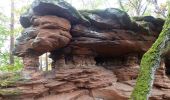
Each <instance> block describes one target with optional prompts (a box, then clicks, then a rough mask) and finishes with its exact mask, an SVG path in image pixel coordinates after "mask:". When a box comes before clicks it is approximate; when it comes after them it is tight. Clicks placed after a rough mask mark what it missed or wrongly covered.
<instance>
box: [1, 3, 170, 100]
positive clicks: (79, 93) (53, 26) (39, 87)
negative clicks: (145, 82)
mask: <svg viewBox="0 0 170 100" xmlns="http://www.w3.org/2000/svg"><path fill="white" fill-rule="evenodd" d="M20 22H21V25H22V26H23V27H24V28H25V29H24V31H23V32H22V34H21V36H20V37H19V38H18V39H17V43H16V47H15V50H14V54H15V55H17V56H20V57H22V58H23V61H24V70H23V71H22V73H21V74H24V75H25V76H24V75H22V76H24V77H22V78H21V79H20V80H18V81H16V82H15V83H14V84H10V85H9V86H8V85H7V86H6V87H3V86H0V88H1V89H0V100H1V99H2V100H14V99H16V100H128V98H129V96H130V94H131V92H132V90H133V86H134V84H135V80H136V78H137V76H138V71H139V69H140V67H139V64H140V59H141V57H142V55H143V54H144V53H145V52H146V51H147V50H148V49H149V47H150V46H151V45H152V43H153V42H154V41H155V40H156V38H157V36H158V35H159V33H160V31H161V29H162V26H163V24H164V20H162V19H159V18H154V17H152V16H144V17H134V18H130V17H129V16H128V14H127V13H126V12H123V11H121V10H119V9H115V8H108V9H105V10H80V11H78V10H76V9H75V8H74V7H72V6H71V5H70V4H68V3H67V2H65V1H63V0H35V1H34V2H33V4H32V6H31V8H30V9H28V11H27V12H26V13H25V14H23V15H21V17H20ZM46 52H50V57H51V58H52V60H53V63H52V66H53V69H52V70H51V71H49V72H41V71H38V65H39V63H38V57H39V56H40V55H42V54H43V53H46ZM168 61H169V60H166V61H162V65H161V67H160V69H159V70H158V71H157V75H156V79H155V83H154V89H153V91H152V96H151V98H150V100H169V99H170V95H169V93H170V86H169V83H170V80H169V78H168V75H169V72H168V71H169V68H168V65H169V63H168ZM29 75H30V76H29ZM28 76H29V78H28Z"/></svg>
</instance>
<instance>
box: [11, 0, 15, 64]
mask: <svg viewBox="0 0 170 100" xmlns="http://www.w3.org/2000/svg"><path fill="white" fill-rule="evenodd" d="M14 9H15V7H14V0H11V22H10V64H11V65H13V64H14V56H13V54H12V50H13V48H14Z"/></svg>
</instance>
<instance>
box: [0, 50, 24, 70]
mask: <svg viewBox="0 0 170 100" xmlns="http://www.w3.org/2000/svg"><path fill="white" fill-rule="evenodd" d="M0 57H1V59H0V71H3V72H16V71H19V70H21V69H22V67H23V63H22V61H21V59H20V58H18V57H15V63H14V65H10V64H9V60H8V59H9V53H8V52H6V53H0Z"/></svg>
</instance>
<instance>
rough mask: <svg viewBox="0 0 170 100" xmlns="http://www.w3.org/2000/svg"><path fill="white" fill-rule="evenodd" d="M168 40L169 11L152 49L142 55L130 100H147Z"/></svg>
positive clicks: (169, 36)
mask: <svg viewBox="0 0 170 100" xmlns="http://www.w3.org/2000/svg"><path fill="white" fill-rule="evenodd" d="M169 40H170V9H169V12H168V16H167V19H166V21H165V24H164V27H163V30H162V32H161V33H160V35H159V37H158V39H157V40H156V41H155V43H154V44H153V45H152V47H151V48H150V49H149V50H148V51H147V52H146V53H145V54H144V56H143V58H142V60H141V64H140V73H139V76H138V79H137V82H136V86H135V88H134V90H133V92H132V95H131V100H148V98H149V96H150V91H151V89H152V85H153V81H154V75H155V72H156V69H157V68H158V67H159V66H160V62H161V59H163V57H164V55H165V54H166V53H167V52H168V50H169V49H168V46H169V44H170V43H169Z"/></svg>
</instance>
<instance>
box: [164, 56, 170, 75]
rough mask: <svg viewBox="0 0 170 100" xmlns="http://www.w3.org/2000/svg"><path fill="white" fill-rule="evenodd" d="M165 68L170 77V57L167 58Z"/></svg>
mask: <svg viewBox="0 0 170 100" xmlns="http://www.w3.org/2000/svg"><path fill="white" fill-rule="evenodd" d="M165 68H166V70H165V72H166V75H167V76H168V77H169V78H170V58H166V59H165Z"/></svg>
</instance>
